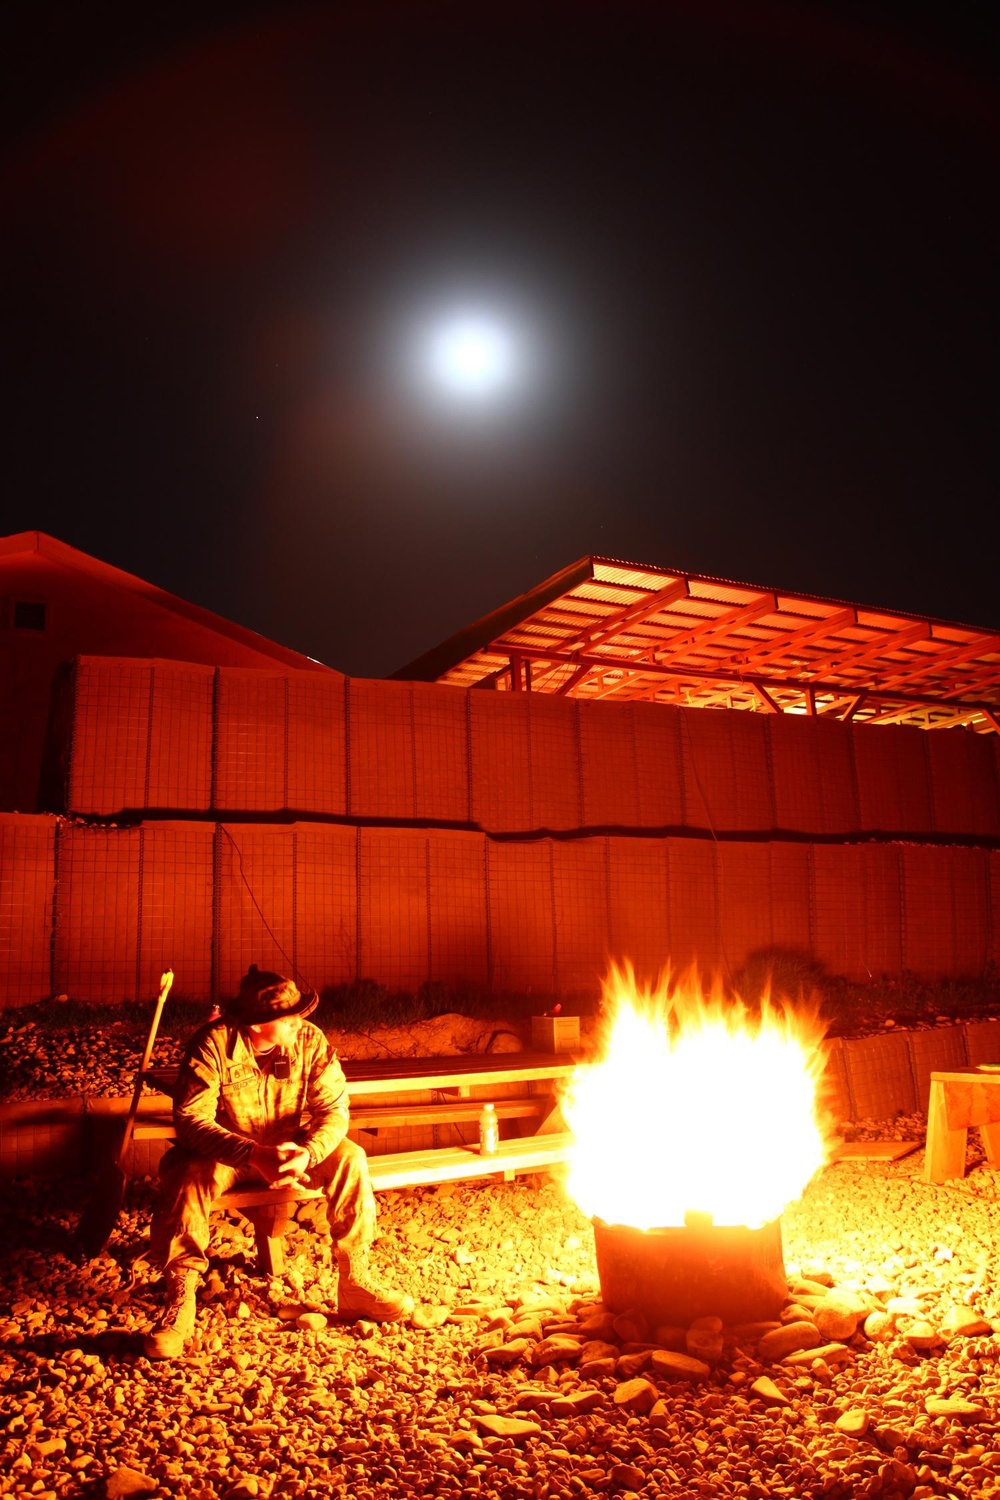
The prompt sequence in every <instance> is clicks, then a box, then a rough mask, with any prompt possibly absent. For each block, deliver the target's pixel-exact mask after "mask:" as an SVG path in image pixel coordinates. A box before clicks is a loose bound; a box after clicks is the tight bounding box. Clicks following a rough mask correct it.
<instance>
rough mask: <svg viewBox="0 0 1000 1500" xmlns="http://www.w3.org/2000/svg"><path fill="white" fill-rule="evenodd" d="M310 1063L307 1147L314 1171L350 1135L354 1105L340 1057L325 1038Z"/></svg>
mask: <svg viewBox="0 0 1000 1500" xmlns="http://www.w3.org/2000/svg"><path fill="white" fill-rule="evenodd" d="M309 1062H310V1068H309V1088H308V1093H307V1099H306V1107H307V1109H308V1111H309V1130H308V1133H307V1135H306V1138H305V1141H304V1142H303V1144H304V1145H305V1146H306V1148H307V1150H308V1152H309V1165H310V1166H311V1167H314V1166H315V1165H316V1163H317V1162H319V1161H322V1160H323V1159H324V1157H327V1156H329V1155H330V1152H331V1151H335V1150H336V1148H337V1147H338V1146H339V1145H340V1143H341V1141H342V1140H343V1139H344V1136H345V1135H346V1134H347V1127H348V1125H349V1123H350V1118H351V1101H350V1099H349V1098H348V1094H347V1080H346V1078H345V1077H344V1070H343V1068H342V1067H341V1066H340V1063H339V1061H338V1059H337V1054H336V1052H334V1050H333V1048H332V1047H331V1046H330V1045H329V1044H328V1043H327V1041H326V1038H325V1037H323V1036H322V1035H320V1038H319V1045H318V1046H317V1047H316V1049H315V1053H314V1054H313V1055H311V1056H310V1060H309Z"/></svg>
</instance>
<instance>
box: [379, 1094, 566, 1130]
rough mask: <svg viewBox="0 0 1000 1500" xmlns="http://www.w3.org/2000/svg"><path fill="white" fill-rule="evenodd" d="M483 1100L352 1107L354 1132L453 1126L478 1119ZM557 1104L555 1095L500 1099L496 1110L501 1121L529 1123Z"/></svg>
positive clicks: (496, 1103)
mask: <svg viewBox="0 0 1000 1500" xmlns="http://www.w3.org/2000/svg"><path fill="white" fill-rule="evenodd" d="M483 1102H484V1101H483V1100H482V1099H470V1100H468V1101H466V1102H462V1101H456V1102H454V1103H452V1102H450V1101H446V1102H445V1103H443V1104H405V1103H404V1104H370V1105H362V1106H361V1108H360V1109H355V1108H354V1107H353V1105H352V1107H351V1129H352V1130H378V1129H380V1128H382V1127H385V1128H388V1127H389V1126H392V1125H450V1124H452V1123H453V1122H454V1123H458V1122H460V1121H466V1122H468V1121H471V1120H478V1119H479V1116H480V1114H481V1112H482V1108H483ZM552 1103H553V1099H552V1095H551V1094H536V1095H535V1096H534V1097H533V1098H531V1099H528V1098H525V1099H497V1100H495V1101H494V1108H495V1110H496V1113H497V1118H498V1119H500V1120H527V1119H531V1118H532V1117H533V1116H536V1115H544V1114H545V1112H546V1110H548V1109H550V1108H551V1106H552Z"/></svg>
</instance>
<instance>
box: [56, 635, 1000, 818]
mask: <svg viewBox="0 0 1000 1500" xmlns="http://www.w3.org/2000/svg"><path fill="white" fill-rule="evenodd" d="M72 724H73V728H72V737H71V745H70V756H69V777H68V789H67V804H66V806H67V810H68V811H69V812H71V813H78V814H82V815H84V816H97V817H116V816H119V815H121V814H122V813H124V812H128V811H130V810H131V811H133V812H141V811H143V810H156V811H159V812H175V813H178V814H204V813H215V814H218V815H220V816H230V815H231V816H234V817H247V816H251V815H253V814H265V815H273V816H287V815H290V814H296V815H299V816H303V817H316V818H320V817H329V818H351V819H358V820H363V821H364V820H368V821H382V820H396V821H400V822H428V823H438V824H452V825H463V826H465V827H475V828H478V829H481V830H483V831H484V832H486V833H494V834H523V833H533V832H534V833H569V832H577V831H581V830H595V829H600V830H603V831H613V830H621V831H629V832H631V831H641V832H653V831H661V832H673V831H681V830H691V831H695V832H698V833H712V834H717V835H729V834H732V835H746V836H752V835H757V836H763V837H767V836H772V837H773V836H775V835H782V836H784V835H787V836H791V837H798V838H807V839H808V838H812V839H833V840H837V839H851V838H859V837H865V836H868V835H875V836H882V837H885V836H890V837H905V838H912V839H917V840H920V839H956V840H963V839H964V840H973V841H990V840H1000V736H997V735H977V734H972V733H969V732H966V731H964V730H960V729H955V730H938V731H935V732H933V733H927V732H925V731H924V730H920V729H912V728H903V727H899V726H893V725H888V726H883V727H878V728H875V727H869V726H865V725H860V726H857V727H855V726H852V725H849V724H842V723H839V722H836V721H834V720H830V719H826V718H808V717H797V716H794V717H793V716H792V715H789V714H748V713H740V712H736V711H731V710H727V709H719V710H707V709H678V708H671V707H669V706H666V705H661V704H650V703H580V702H577V701H575V700H573V699H565V698H555V697H549V696H547V695H545V694H544V693H493V692H483V691H476V690H473V691H464V690H462V689H459V688H449V687H443V686H440V685H438V684H435V683H422V682H413V683H410V682H381V681H368V680H365V679H358V678H340V677H334V676H332V675H331V676H329V677H328V676H325V675H323V674H319V673H311V672H294V671H288V672H284V671H274V672H270V671H256V670H250V669H243V668H237V667H217V668H214V669H213V668H211V667H201V666H197V665H188V664H186V663H183V662H144V661H140V660H133V659H129V658H116V659H112V658H105V657H82V658H81V659H80V660H79V661H78V663H77V666H76V672H75V680H74V689H73V715H72Z"/></svg>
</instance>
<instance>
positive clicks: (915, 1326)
mask: <svg viewBox="0 0 1000 1500" xmlns="http://www.w3.org/2000/svg"><path fill="white" fill-rule="evenodd" d="M899 1332H900V1333H901V1334H902V1336H903V1338H904V1339H905V1340H906V1342H907V1343H908V1344H909V1346H910V1348H911V1349H917V1350H920V1351H921V1352H924V1351H926V1350H928V1349H936V1348H937V1346H938V1345H939V1344H943V1343H944V1339H943V1338H942V1337H941V1335H940V1333H938V1331H937V1329H936V1328H934V1327H933V1326H932V1325H931V1324H930V1323H926V1322H924V1320H923V1319H922V1318H915V1319H914V1320H913V1322H912V1323H911V1322H908V1321H907V1322H906V1323H905V1325H904V1326H903V1327H901V1328H900V1329H899Z"/></svg>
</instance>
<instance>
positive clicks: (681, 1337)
mask: <svg viewBox="0 0 1000 1500" xmlns="http://www.w3.org/2000/svg"><path fill="white" fill-rule="evenodd" d="M653 1342H654V1344H659V1345H660V1346H661V1348H663V1349H676V1351H677V1353H678V1354H683V1352H684V1345H685V1343H686V1342H687V1329H686V1328H681V1327H680V1326H679V1325H678V1324H677V1323H661V1324H660V1326H659V1327H658V1328H654V1330H653Z"/></svg>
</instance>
